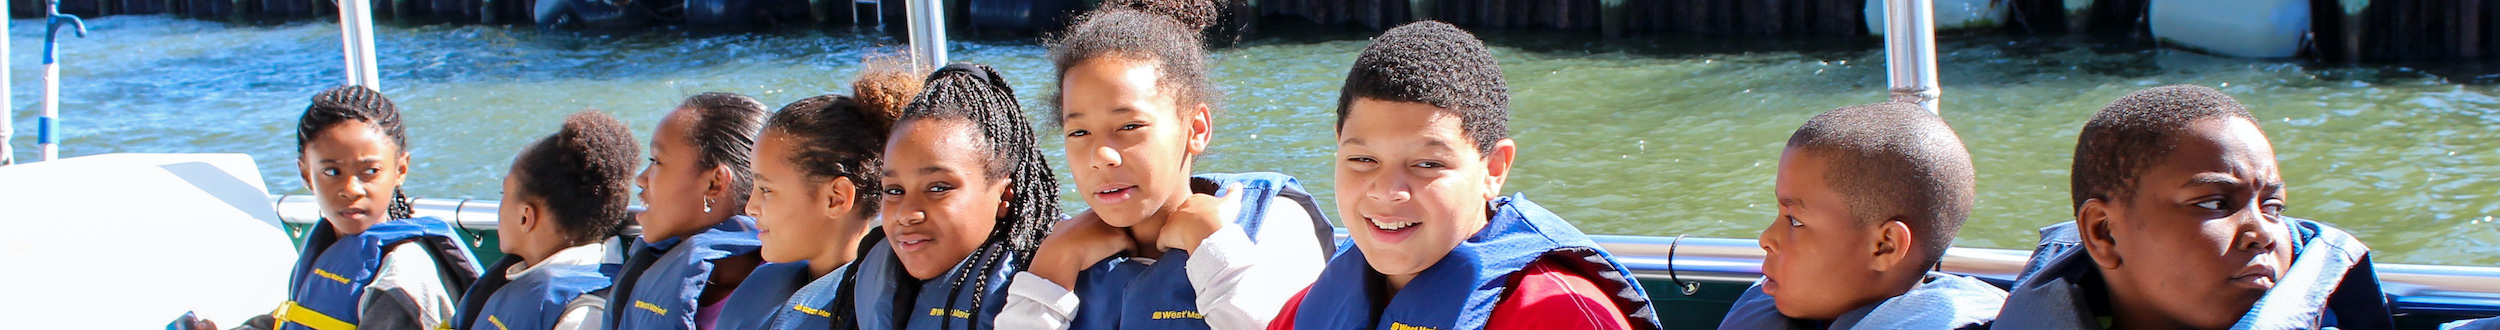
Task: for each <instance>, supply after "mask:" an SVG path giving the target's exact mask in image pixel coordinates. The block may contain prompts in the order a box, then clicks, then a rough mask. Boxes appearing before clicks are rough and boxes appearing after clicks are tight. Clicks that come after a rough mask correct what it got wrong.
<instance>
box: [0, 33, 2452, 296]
mask: <svg viewBox="0 0 2500 330" xmlns="http://www.w3.org/2000/svg"><path fill="white" fill-rule="evenodd" d="M10 23H11V24H14V25H13V26H12V28H13V29H12V33H11V34H10V36H9V37H10V41H11V42H13V43H14V44H15V45H18V46H17V47H15V50H16V53H14V54H11V55H10V57H9V58H8V60H9V61H10V62H9V63H11V64H12V65H11V68H13V69H14V70H13V71H12V72H11V75H12V77H11V78H12V79H15V80H14V81H15V82H16V83H17V84H16V85H15V86H13V90H12V91H11V92H13V93H15V95H19V96H20V97H19V98H16V99H15V104H14V106H15V107H16V108H17V109H24V110H27V111H19V112H16V113H15V114H14V115H15V116H16V117H15V118H16V119H17V120H19V122H21V123H31V122H33V118H34V116H35V114H34V113H33V111H32V110H33V109H38V108H37V107H36V104H37V103H36V102H38V101H39V100H38V99H37V98H36V96H37V95H40V94H39V91H40V86H39V85H38V84H37V82H38V80H37V79H38V77H39V75H40V70H38V67H37V66H36V63H37V58H36V56H37V55H39V54H37V52H36V51H35V50H37V49H39V48H37V47H36V46H32V45H40V42H41V38H40V35H39V32H38V31H40V29H38V28H37V27H39V26H40V24H41V23H40V21H37V20H16V21H11V22H10ZM90 24H92V25H93V26H92V27H93V28H94V30H95V31H94V32H95V33H94V34H92V35H91V37H90V38H87V39H68V40H65V41H64V42H63V43H62V50H63V52H64V54H65V56H63V63H64V64H65V66H64V67H63V70H62V74H63V76H65V77H68V78H67V81H66V82H65V83H64V84H63V90H62V96H63V99H64V100H63V103H62V112H63V120H64V122H65V123H66V124H65V130H64V132H63V133H64V134H63V135H62V136H63V137H64V138H65V139H66V143H65V144H64V145H63V148H62V149H63V153H64V154H68V155H91V154H101V153H113V152H240V153H246V154H250V155H252V157H253V159H254V160H255V161H258V162H259V163H260V164H261V168H262V173H263V175H264V176H265V177H267V178H269V180H270V182H269V183H268V186H269V187H271V188H272V189H273V190H274V191H275V192H277V193H295V194H300V193H303V189H302V188H301V187H302V186H303V184H302V183H301V180H300V179H299V178H300V176H299V175H298V173H297V171H296V170H295V168H294V156H295V153H294V149H293V148H291V147H292V144H293V143H295V141H294V140H293V135H292V134H294V130H295V128H294V126H293V124H294V122H295V120H296V117H297V116H299V115H300V114H301V112H302V109H303V107H304V104H305V100H306V98H307V97H309V96H310V95H312V94H313V93H315V92H318V91H320V90H321V89H323V88H326V87H328V86H331V85H333V84H336V83H337V82H338V81H340V80H341V79H342V78H343V73H341V70H340V69H339V67H340V66H341V60H340V58H339V56H340V55H339V54H340V52H339V47H338V46H339V44H338V42H339V41H338V40H339V39H338V36H337V28H336V26H335V25H331V24H327V23H318V22H313V23H287V24H275V25H234V24H226V23H219V22H205V21H195V20H185V19H173V18H167V17H156V16H113V17H104V18H99V19H96V20H93V21H91V22H90ZM1262 29H1263V30H1262V32H1261V33H1260V34H1258V35H1253V36H1248V37H1243V38H1240V39H1238V40H1237V41H1228V44H1229V46H1227V47H1223V48H1221V49H1219V51H1218V52H1217V53H1216V54H1214V55H1215V56H1216V57H1218V62H1217V65H1216V67H1214V72H1213V76H1212V78H1213V79H1214V80H1215V81H1216V82H1217V85H1219V86H1220V87H1222V88H1224V89H1226V92H1227V94H1226V98H1225V99H1224V100H1223V102H1222V104H1221V110H1219V113H1218V116H1217V125H1218V126H1217V131H1216V132H1217V134H1218V136H1219V137H1218V140H1217V142H1216V143H1215V144H1214V146H1213V147H1212V150H1211V151H1210V153H1209V154H1207V155H1205V156H1204V157H1202V158H1201V160H1202V162H1201V165H1200V166H1201V167H1200V168H1199V170H1201V171H1210V172H1236V171H1277V172H1284V173H1287V174H1292V175H1295V176H1298V177H1300V178H1302V179H1303V182H1304V183H1305V184H1306V185H1308V186H1309V188H1311V189H1312V191H1313V192H1314V193H1316V194H1318V195H1320V196H1319V197H1320V198H1321V200H1323V204H1328V205H1324V206H1323V207H1333V203H1330V202H1328V201H1333V200H1334V197H1333V196H1334V195H1335V193H1334V192H1335V190H1334V186H1333V184H1332V182H1331V180H1329V179H1328V177H1329V176H1330V175H1331V173H1333V171H1332V168H1331V167H1330V166H1331V165H1332V163H1331V159H1330V158H1331V157H1329V156H1328V155H1331V154H1333V152H1334V150H1333V146H1334V143H1333V142H1332V137H1333V136H1332V135H1333V134H1332V132H1333V130H1334V127H1333V123H1334V116H1335V106H1336V104H1335V101H1336V99H1337V90H1338V84H1340V83H1342V81H1343V75H1344V73H1345V70H1346V66H1348V65H1350V64H1351V62H1352V61H1353V59H1354V56H1355V55H1356V54H1357V53H1359V52H1360V51H1361V50H1362V47H1363V46H1364V44H1365V42H1366V41H1365V40H1366V39H1367V38H1368V37H1370V36H1372V35H1373V33H1372V32H1367V31H1356V30H1347V29H1337V28H1329V27H1307V26H1293V25H1289V24H1270V25H1267V26H1266V27H1263V28H1262ZM1593 34H1594V33H1550V32H1546V33H1536V32H1517V31H1488V32H1485V33H1483V34H1482V35H1483V36H1484V37H1485V39H1487V40H1489V41H1490V44H1492V45H1495V46H1496V47H1495V50H1494V53H1495V55H1496V56H1497V57H1498V58H1499V60H1500V62H1501V64H1502V66H1503V68H1504V70H1505V73H1506V75H1507V78H1508V79H1509V81H1510V83H1511V92H1512V95H1513V99H1512V109H1513V111H1514V112H1513V119H1514V122H1513V124H1512V126H1511V127H1512V128H1513V130H1514V132H1513V133H1514V137H1515V138H1516V139H1518V140H1519V142H1520V145H1521V146H1522V147H1521V153H1522V160H1521V162H1520V164H1519V174H1518V176H1517V177H1515V178H1514V179H1513V180H1512V181H1511V184H1509V185H1507V186H1506V187H1505V188H1506V190H1510V191H1515V192H1523V193H1526V194H1528V195H1529V196H1531V198H1533V199H1535V200H1537V201H1538V202H1539V203H1542V204H1545V205H1547V206H1549V207H1552V208H1554V209H1556V210H1557V211H1558V212H1560V213H1561V214H1562V215H1563V216H1564V217H1565V218H1567V219H1571V220H1572V221H1574V222H1575V223H1578V224H1579V225H1580V226H1581V227H1582V228H1583V229H1585V230H1586V231H1589V232H1592V233H1604V234H1638V235H1677V234H1692V235H1696V236H1712V237H1754V236H1755V234H1756V233H1757V232H1759V231H1760V229H1761V228H1762V227H1763V226H1766V225H1768V223H1769V219H1771V217H1772V216H1773V214H1774V210H1773V209H1772V207H1771V204H1773V203H1772V202H1773V198H1771V196H1770V192H1771V188H1770V187H1771V181H1772V176H1773V175H1774V170H1773V168H1774V166H1775V165H1776V162H1777V158H1778V152H1779V150H1780V147H1781V145H1782V144H1783V143H1784V141H1785V140H1786V138H1787V135H1788V133H1789V132H1790V131H1791V130H1793V129H1795V128H1796V126H1797V125H1798V124H1799V123H1802V122H1803V121H1804V120H1805V119H1806V118H1807V117H1809V116H1812V115H1813V114H1815V113H1819V112H1821V111H1824V110H1828V109H1832V108H1836V107H1841V106H1846V105H1852V104H1863V103H1869V102H1877V101H1881V100H1884V99H1885V95H1884V93H1883V90H1884V86H1885V81H1884V76H1883V70H1884V64H1883V62H1882V61H1883V56H1882V53H1881V51H1880V44H1878V43H1876V42H1874V41H1873V40H1872V39H1864V38H1846V39H1798V38H1725V37H1674V38H1631V39H1618V40H1602V39H1597V38H1593V37H1590V36H1589V35H1593ZM377 41H378V42H379V47H380V49H381V51H382V53H383V56H382V57H381V61H382V63H381V67H382V68H383V72H385V76H384V77H383V81H384V82H383V84H384V87H385V88H384V92H385V93H387V94H389V95H391V96H392V99H393V100H394V101H397V102H398V104H399V105H400V107H401V108H402V109H403V112H404V113H405V114H406V120H407V125H408V128H409V134H410V147H411V152H412V153H413V154H414V155H415V157H416V160H417V163H416V164H415V165H414V168H413V174H412V175H411V176H410V184H409V185H408V186H407V190H408V192H410V193H411V194H415V195H421V196H435V197H477V198H495V197H496V196H497V194H499V191H498V189H499V183H500V179H501V178H500V177H501V175H503V173H505V166H506V163H508V162H509V161H510V158H511V156H512V155H513V154H514V153H516V152H517V151H518V150H519V149H520V148H521V146H523V145H525V144H526V143H527V142H529V141H530V140H532V139H536V138H537V137H539V136H542V135H544V134H547V133H549V132H552V131H554V130H555V129H556V126H557V125H558V123H560V122H562V118H563V116H564V115H565V114H567V113H570V112H573V111H577V110H581V109H599V110H603V111H609V112H612V113H615V114H616V115H617V117H619V118H621V119H624V120H625V121H626V122H627V123H629V124H630V125H632V126H633V127H635V130H636V132H639V133H640V134H642V135H641V136H646V137H647V136H648V134H649V132H650V130H651V127H652V125H654V124H655V123H656V122H657V119H658V118H659V117H660V115H661V114H662V113H663V112H665V111H667V110H668V109H669V108H670V107H672V106H673V105H674V104H675V102H676V101H677V100H678V99H680V98H683V97H684V96H686V95H691V94H694V93H699V92H704V91H729V92H736V93H741V94H747V95H752V96H755V97H757V98H758V99H761V100H763V101H765V102H766V103H768V104H773V105H779V104H781V103H782V102H788V101H790V100H797V99H800V98H804V97H807V96H813V95H818V94H824V93H847V92H848V89H849V85H848V84H849V82H850V78H851V77H852V76H853V75H854V74H855V73H856V70H857V68H856V66H855V63H857V62H858V61H859V59H861V58H862V57H863V56H865V55H866V54H870V53H875V52H886V51H893V50H894V49H895V47H892V46H891V45H895V44H898V43H899V41H896V40H895V39H892V38H890V37H887V36H885V35H884V34H883V33H882V32H876V31H873V30H848V29H832V30H817V29H784V30H771V31H759V32H739V33H721V32H705V31H685V30H678V29H659V30H650V31H639V32H612V33H573V32H543V31H537V30H532V29H528V28H504V27H483V26H458V25H416V26H386V27H384V28H382V29H380V30H379V31H378V34H377ZM951 47H952V52H953V55H952V56H953V58H954V59H956V60H960V61H974V62H981V63H987V64H991V65H993V66H996V67H998V68H1000V69H1001V70H1002V71H1004V73H1005V74H1006V75H1007V78H1008V80H1009V81H1010V82H1011V83H1012V84H1014V87H1015V89H1016V90H1017V91H1018V92H1020V94H1019V96H1020V97H1022V98H1023V101H1024V104H1025V105H1026V110H1027V111H1028V112H1030V113H1029V114H1030V115H1033V116H1037V118H1038V116H1047V115H1050V113H1049V112H1050V111H1052V110H1050V109H1051V108H1050V107H1048V106H1046V105H1047V103H1046V100H1044V99H1041V97H1043V96H1045V95H1048V94H1049V92H1050V90H1051V89H1052V88H1053V87H1054V86H1052V84H1051V81H1050V79H1051V77H1052V74H1051V72H1050V65H1049V63H1047V60H1046V59H1045V58H1044V57H1045V55H1046V54H1045V50H1044V49H1042V48H1041V47H1040V46H1038V44H1037V43H1035V42H1034V41H1033V39H1030V38H1010V39H1001V38H977V39H965V40H959V42H957V43H954V44H952V45H951ZM1939 49H1940V54H1939V55H1940V61H1941V63H1942V71H1941V75H1942V80H1943V82H1944V83H1945V90H1944V97H1945V98H1944V101H1943V108H1944V115H1945V117H1946V119H1947V120H1949V121H1951V122H1952V123H1953V124H1954V126H1955V127H1956V130H1957V131H1959V132H1960V133H1961V136H1962V137H1963V139H1964V140H1966V141H1967V142H1968V145H1969V146H1970V149H1971V153H1972V155H1973V156H1974V158H1975V160H1976V165H1977V166H1978V170H1979V183H1980V188H1979V190H1980V196H1979V204H1978V207H1977V209H1976V210H1974V212H1973V217H1972V220H1971V222H1970V223H1969V224H1967V225H1966V226H1965V227H1964V228H1965V229H1964V230H1963V231H1962V234H1961V235H1960V237H1959V240H1958V241H1957V242H1956V243H1957V245H1962V246H1975V247H1995V248H2018V249H2019V248H2028V247H2030V246H2031V243H2032V241H2033V239H2034V237H2033V235H2034V234H2033V231H2032V230H2033V229H2035V228H2037V227H2040V226H2044V225H2048V224H2051V223H2055V222H2057V221H2061V219H2064V218H2067V217H2069V215H2070V214H2071V211H2070V210H2069V207H2068V206H2067V204H2068V203H2067V202H2066V201H2067V200H2068V197H2067V196H2066V192H2065V187H2066V181H2067V177H2066V173H2067V168H2069V164H2067V159H2068V158H2069V157H2070V155H2071V152H2072V146H2073V143H2074V139H2075V132H2074V130H2075V129H2076V128H2077V127H2080V126H2081V124H2082V122H2083V121H2084V120H2085V119H2086V118H2088V117H2089V116H2090V115H2091V113H2092V112H2093V111H2096V110H2098V109H2099V108H2100V107H2101V106H2102V105H2104V104H2106V103H2107V102H2109V100H2112V99H2115V98H2117V97H2118V96H2119V95H2123V94H2125V93H2127V92H2130V91H2134V90H2138V89H2143V88H2147V87H2152V86H2159V85H2167V84H2199V85H2205V86H2212V87H2216V88H2219V89H2221V90H2223V91H2225V92H2227V93H2230V94H2232V95H2233V96H2234V97H2238V98H2239V99H2240V100H2241V101H2242V102H2243V103H2246V104H2247V105H2248V106H2249V107H2250V109H2252V110H2253V111H2254V112H2255V113H2256V114H2257V115H2259V116H2260V117H2261V119H2263V121H2264V123H2263V124H2264V128H2265V129H2266V131H2267V133H2268V136H2269V138H2270V139H2272V142H2273V143H2274V145H2275V148H2276V149H2277V152H2278V158H2279V159H2280V160H2281V161H2282V164H2283V168H2284V175H2285V176H2286V179H2287V180H2288V181H2289V182H2291V183H2292V187H2291V188H2290V189H2291V198H2290V202H2291V203H2290V207H2291V210H2290V211H2289V212H2288V213H2290V214H2293V215H2296V216H2302V217H2308V218H2315V219H2321V220H2326V221H2329V222H2332V223H2335V224H2338V225H2340V226H2343V227H2345V228H2347V229H2350V230H2352V231H2353V232H2355V233H2357V234H2360V235H2361V236H2362V237H2363V238H2364V239H2365V241H2367V242H2369V243H2370V244H2371V245H2372V246H2373V247H2375V248H2377V249H2378V250H2380V251H2381V252H2382V254H2381V258H2382V259H2381V260H2382V261H2388V262H2403V263H2434V264H2464V265H2492V264H2500V246H2495V244H2500V221H2494V216H2495V215H2500V143H2495V142H2492V141H2500V110H2495V109H2500V97H2495V95H2500V88H2495V87H2494V86H2491V85H2490V84H2492V83H2495V81H2493V80H2495V78H2492V76H2491V74H2490V73H2489V71H2487V68H2492V67H2491V66H2489V65H2488V64H2473V63H2468V64H2456V65H2445V66H2422V67H2418V68H2417V67H2401V66H2342V65H2320V64H2312V63H2306V62H2301V61H2275V60H2246V59H2231V58H2218V57H2212V56H2205V55H2198V54H2193V53H2186V52H2180V51H2173V50H2163V49H2158V48H2150V47H2142V46H2132V45H2127V44H2124V43H2116V44H2113V43H2107V42H2096V41H2093V40H2091V39H2089V38H2087V37H2053V38H2017V37H2009V36H2001V35H1970V36H1957V37H1951V38H1946V39H1945V40H1944V41H1943V43H1942V45H1940V47H1939ZM1039 129H1040V130H1042V132H1039V133H1041V135H1042V136H1043V137H1044V138H1043V141H1044V142H1045V143H1047V144H1049V145H1047V146H1045V150H1047V151H1048V152H1049V153H1051V154H1053V157H1057V154H1059V153H1061V150H1060V148H1058V147H1057V143H1058V142H1056V141H1058V140H1057V136H1059V134H1057V133H1056V132H1055V131H1056V128H1050V127H1042V128H1039ZM21 132H25V133H21V135H19V136H18V138H17V139H14V140H12V143H15V144H16V146H17V147H19V148H21V149H20V150H26V152H24V153H21V154H19V156H21V157H32V155H33V154H32V151H31V150H32V149H33V147H34V145H33V142H34V141H33V139H32V136H31V134H32V132H31V129H27V130H22V131H21ZM1063 172H1064V171H1063ZM1065 203H1067V204H1068V206H1069V207H1071V208H1072V209H1073V208H1081V207H1082V204H1080V203H1079V202H1077V201H1076V200H1075V199H1073V198H1070V199H1066V200H1065Z"/></svg>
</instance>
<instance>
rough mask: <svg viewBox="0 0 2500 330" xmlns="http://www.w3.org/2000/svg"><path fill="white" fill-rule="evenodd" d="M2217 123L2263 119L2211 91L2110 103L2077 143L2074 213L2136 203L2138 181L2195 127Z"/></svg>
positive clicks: (2165, 92)
mask: <svg viewBox="0 0 2500 330" xmlns="http://www.w3.org/2000/svg"><path fill="white" fill-rule="evenodd" d="M2211 118H2226V119H2238V120H2246V121H2248V122H2249V124H2251V125H2256V124H2258V121H2257V116H2256V115H2253V114H2249V112H2248V108H2246V107H2242V106H2240V102H2239V100H2234V99H2231V95H2228V94H2223V93H2222V91H2217V90H2214V89H2213V88H2207V87H2205V86H2197V85H2170V86H2161V87H2153V88H2148V89H2145V90H2140V91H2136V92H2134V93H2127V95H2126V96H2121V97H2118V100H2116V101H2110V102H2109V106H2107V107H2102V108H2101V112H2100V113H2096V114H2093V115H2092V120H2091V121H2089V122H2085V123H2084V124H2083V133H2082V134H2081V136H2078V137H2077V138H2076V141H2075V164H2074V172H2073V174H2071V175H2072V177H2070V180H2072V181H2071V183H2070V185H2071V187H2069V188H2070V189H2072V193H2073V197H2074V203H2075V204H2074V207H2075V208H2076V209H2082V208H2083V202H2084V201H2088V200H2093V199H2100V200H2103V201H2112V202H2115V201H2124V200H2127V199H2128V198H2133V197H2135V194H2134V191H2135V188H2136V187H2135V185H2136V182H2135V181H2136V179H2138V178H2139V177H2140V176H2142V175H2143V174H2144V171H2146V170H2150V169H2152V168H2153V165H2154V164H2158V163H2161V162H2162V160H2164V159H2166V158H2168V157H2169V156H2170V152H2171V150H2173V149H2177V148H2178V147H2179V145H2178V139H2179V135H2180V134H2181V133H2184V132H2186V131H2187V130H2188V129H2189V126H2190V125H2194V124H2195V123H2196V122H2198V121H2202V120H2205V119H2211ZM2258 126H2262V125H2258ZM2263 130H2264V128H2262V127H2260V128H2259V131H2260V132H2262V131H2263Z"/></svg>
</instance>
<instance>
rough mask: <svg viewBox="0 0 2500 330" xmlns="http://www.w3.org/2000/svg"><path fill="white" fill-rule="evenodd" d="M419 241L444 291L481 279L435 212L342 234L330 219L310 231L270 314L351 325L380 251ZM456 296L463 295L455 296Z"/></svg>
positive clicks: (293, 325)
mask: <svg viewBox="0 0 2500 330" xmlns="http://www.w3.org/2000/svg"><path fill="white" fill-rule="evenodd" d="M405 243H416V244H418V245H419V246H422V247H424V248H425V250H426V252H428V253H427V254H428V255H429V256H431V257H433V258H434V265H435V266H436V267H437V268H439V269H437V271H439V272H440V274H441V275H443V285H444V286H446V288H444V290H445V292H454V293H457V292H460V290H462V289H466V288H468V286H469V283H471V282H475V281H477V274H478V269H477V264H476V263H474V262H471V261H470V260H471V259H472V257H470V256H471V255H470V254H469V248H468V246H467V245H464V244H461V241H460V238H459V237H458V236H455V234H453V233H452V230H451V225H450V224H447V223H444V222H443V221H442V220H437V219H434V218H432V217H422V218H413V219H400V220H394V221H384V222H382V223H377V224H374V225H373V227H371V228H365V231H364V232H363V233H358V234H356V235H355V236H349V237H338V233H337V232H335V231H332V230H331V226H330V222H329V221H327V220H324V221H321V222H318V223H314V224H313V228H312V232H311V233H310V237H306V238H305V239H304V247H303V248H302V249H300V251H298V252H297V253H299V255H298V256H297V257H296V258H295V271H294V274H293V275H290V276H288V282H287V283H288V285H287V301H286V303H284V304H282V305H280V306H279V307H278V309H277V310H276V311H274V312H271V313H269V316H270V317H271V318H272V319H273V320H274V321H276V322H274V323H275V324H277V325H278V326H279V327H280V329H286V330H314V329H319V330H332V329H353V328H355V327H356V325H357V318H358V317H359V316H358V315H359V313H361V312H362V311H358V310H356V309H357V307H356V306H357V304H358V303H360V302H362V300H363V298H364V295H365V285H367V284H370V283H372V282H373V276H374V272H376V271H379V270H380V269H381V267H382V257H383V256H384V255H385V254H388V253H390V251H391V249H393V248H397V247H398V246H399V245H400V244H405ZM452 299H454V300H457V299H459V297H452Z"/></svg>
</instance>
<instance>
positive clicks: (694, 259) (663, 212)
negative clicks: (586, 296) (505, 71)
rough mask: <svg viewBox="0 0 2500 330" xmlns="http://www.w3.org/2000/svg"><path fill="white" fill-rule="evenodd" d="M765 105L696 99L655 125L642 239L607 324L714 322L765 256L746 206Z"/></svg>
mask: <svg viewBox="0 0 2500 330" xmlns="http://www.w3.org/2000/svg"><path fill="white" fill-rule="evenodd" d="M763 126H764V104H763V103H759V102H756V101H755V99H753V98H748V97H746V96H744V95H738V94H729V93H703V94H697V95H695V96H693V97H688V98H686V101H685V102H683V103H681V104H679V105H678V106H677V109H676V110H674V111H669V113H668V115H667V116H665V117H662V118H661V119H660V125H659V127H657V128H655V129H653V130H652V133H651V158H650V160H651V166H649V167H645V168H643V169H642V175H640V176H636V177H635V180H634V185H635V186H637V187H640V188H642V195H641V197H642V202H643V204H644V205H643V207H644V210H643V211H642V214H640V215H638V216H636V217H635V220H637V222H640V223H641V224H642V240H641V242H640V243H637V244H635V246H634V247H633V248H631V251H632V252H631V254H630V256H629V257H626V260H625V264H624V265H623V266H622V270H621V271H620V272H619V273H618V275H617V276H616V288H615V289H614V291H612V292H610V293H609V294H610V295H611V296H610V297H609V298H608V307H607V310H608V318H609V320H608V322H606V324H604V325H605V327H603V328H606V329H710V328H712V325H713V324H714V323H715V322H716V321H717V320H718V318H719V316H720V308H721V305H720V304H719V302H720V301H721V299H723V298H727V297H728V296H729V293H730V292H732V291H735V290H736V289H737V288H738V284H739V283H741V282H742V281H745V280H746V276H747V272H749V271H752V270H754V269H755V265H756V264H760V263H763V259H761V258H758V257H757V256H756V255H755V250H756V249H757V248H758V247H757V245H758V244H760V243H758V242H757V241H756V238H755V234H756V233H755V218H749V217H747V216H746V215H744V214H741V213H745V212H746V204H747V191H748V190H749V189H751V188H750V187H752V186H753V185H754V177H755V176H754V174H753V173H752V172H751V171H750V169H751V168H752V164H751V163H752V161H750V159H749V158H748V157H750V156H753V155H754V149H755V148H754V147H755V134H756V133H757V132H756V131H757V130H759V129H762V128H763Z"/></svg>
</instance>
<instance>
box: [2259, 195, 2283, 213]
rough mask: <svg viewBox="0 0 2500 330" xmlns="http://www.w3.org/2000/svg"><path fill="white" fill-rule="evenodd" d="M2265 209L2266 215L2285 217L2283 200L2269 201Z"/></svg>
mask: <svg viewBox="0 0 2500 330" xmlns="http://www.w3.org/2000/svg"><path fill="white" fill-rule="evenodd" d="M2263 207H2264V210H2265V212H2266V215H2269V216H2276V217H2281V216H2283V200H2281V199H2267V200H2266V203H2265V204H2264V206H2263Z"/></svg>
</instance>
